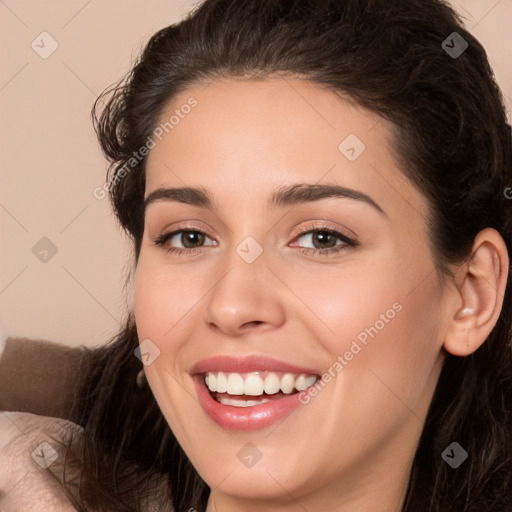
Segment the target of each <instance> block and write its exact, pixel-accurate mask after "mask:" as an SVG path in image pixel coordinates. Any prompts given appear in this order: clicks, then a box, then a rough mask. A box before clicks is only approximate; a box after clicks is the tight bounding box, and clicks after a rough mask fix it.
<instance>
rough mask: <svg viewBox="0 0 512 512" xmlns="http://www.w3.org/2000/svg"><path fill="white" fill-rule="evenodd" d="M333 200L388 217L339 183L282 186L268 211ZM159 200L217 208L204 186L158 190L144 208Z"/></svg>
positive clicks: (365, 196)
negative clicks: (359, 203)
mask: <svg viewBox="0 0 512 512" xmlns="http://www.w3.org/2000/svg"><path fill="white" fill-rule="evenodd" d="M330 197H341V198H346V199H353V200H356V201H362V202H364V203H366V204H368V205H370V206H372V207H373V208H374V209H375V210H377V211H378V212H379V213H381V214H383V215H386V213H385V212H384V210H383V209H382V208H381V207H380V206H379V205H378V204H377V203H376V202H375V201H374V200H373V199H372V198H371V197H370V196H368V195H366V194H364V193H363V192H360V191H358V190H353V189H351V188H347V187H342V186H341V185H336V184H309V183H297V184H295V185H291V186H283V187H279V188H278V189H276V190H275V191H274V193H273V194H272V196H271V197H270V199H269V200H268V208H269V209H270V210H274V209H276V208H284V207H286V206H292V205H297V204H303V203H309V202H312V201H319V200H321V199H327V198H330ZM156 201H175V202H179V203H185V204H190V205H193V206H199V207H201V208H208V209H216V205H215V202H214V200H213V197H212V195H211V194H210V193H209V192H208V190H206V189H205V188H203V187H179V188H157V189H156V190H154V191H153V192H151V193H150V194H149V195H148V196H147V198H146V199H145V200H144V209H146V208H147V207H148V206H149V205H150V204H152V203H155V202H156Z"/></svg>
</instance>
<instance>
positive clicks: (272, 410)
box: [194, 376, 302, 431]
mask: <svg viewBox="0 0 512 512" xmlns="http://www.w3.org/2000/svg"><path fill="white" fill-rule="evenodd" d="M194 382H195V385H196V388H197V393H198V396H199V402H200V403H201V406H202V407H203V409H204V411H205V412H206V414H207V415H208V416H209V417H210V418H211V419H212V420H213V421H215V422H216V423H217V424H218V425H220V426H221V427H222V428H225V429H229V430H242V431H250V430H259V429H262V428H265V427H268V426H270V425H272V424H274V423H277V422H278V421H281V420H283V419H284V418H285V417H286V416H288V415H289V414H290V413H291V412H292V411H293V410H295V409H297V408H298V407H299V406H300V405H302V404H301V403H300V401H299V393H295V394H294V395H290V396H287V397H285V398H280V399H279V400H271V401H270V402H265V403H264V404H260V405H253V406H250V407H234V406H233V405H223V404H221V403H219V402H217V400H215V399H214V398H213V397H212V395H211V394H210V391H209V390H208V389H207V387H206V386H205V384H204V383H203V377H201V376H195V377H194Z"/></svg>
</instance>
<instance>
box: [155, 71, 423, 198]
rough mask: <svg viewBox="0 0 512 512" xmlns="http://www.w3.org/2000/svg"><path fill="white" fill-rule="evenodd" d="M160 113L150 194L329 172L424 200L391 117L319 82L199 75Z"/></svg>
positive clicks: (313, 178) (266, 183)
mask: <svg viewBox="0 0 512 512" xmlns="http://www.w3.org/2000/svg"><path fill="white" fill-rule="evenodd" d="M188 105H195V106H193V107H191V108H189V106H188ZM170 120H172V121H173V122H172V123H170ZM159 121H160V124H159V126H160V127H163V128H164V129H163V130H160V131H162V132H163V133H162V134H161V136H160V138H161V140H158V139H155V142H156V146H155V147H154V148H153V149H152V150H151V151H150V154H149V156H148V162H147V180H146V196H147V195H148V194H149V193H150V192H151V191H152V190H155V189H156V188H158V187H162V186H174V187H176V186H185V185H188V186H202V187H205V188H208V189H212V190H217V191H219V192H222V191H224V192H225V193H226V196H229V194H230V193H237V192H240V191H241V190H242V189H243V191H244V193H245V194H249V195H251V194H252V195H257V194H259V192H261V194H263V193H264V191H265V190H266V191H268V188H269V187H272V188H274V187H275V186H279V185H282V184H290V183H294V182H299V181H302V182H316V183H318V182H321V181H322V180H327V181H330V182H333V181H334V182H339V183H340V184H341V185H343V186H347V187H352V188H359V189H362V190H364V191H365V192H367V193H370V192H371V193H372V194H373V196H374V197H375V199H376V200H378V201H380V202H387V199H386V197H385V196H389V194H391V195H392V196H397V195H398V196H402V197H403V196H407V201H409V202H410V201H412V202H416V203H418V208H422V203H424V198H423V197H422V196H421V194H419V193H418V192H417V191H416V190H415V189H414V188H413V187H412V185H411V184H410V183H409V181H408V180H406V179H405V178H404V176H403V173H402V172H400V170H399V169H398V166H397V163H396V160H395V158H394V157H393V154H392V150H391V141H392V127H391V125H390V124H389V123H388V122H387V121H386V120H384V119H383V118H381V117H380V116H378V115H377V114H375V113H372V112H370V111H368V110H366V109H363V108H361V107H359V106H358V105H356V104H355V103H354V102H351V101H349V100H348V99H347V98H343V97H340V96H339V95H336V94H334V93H333V92H331V91H329V90H328V89H327V88H325V87H323V86H321V85H318V84H313V83H311V82H308V81H305V80H299V79H291V78H273V79H266V80H261V81H255V80H242V79H226V80H216V81H213V82H210V83H205V84H198V85H195V86H193V87H190V88H188V89H186V90H185V91H182V92H181V93H180V94H179V95H177V96H175V97H174V98H173V99H172V101H171V102H170V103H169V104H168V105H167V107H166V108H165V109H164V111H163V112H162V115H161V117H160V120H159ZM165 123H167V125H166V124H165ZM388 199H389V197H388ZM407 201H406V202H407Z"/></svg>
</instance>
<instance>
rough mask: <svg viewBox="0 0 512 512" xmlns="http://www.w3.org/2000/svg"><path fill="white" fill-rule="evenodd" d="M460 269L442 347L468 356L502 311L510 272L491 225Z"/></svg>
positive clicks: (476, 242) (481, 232) (505, 256)
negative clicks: (454, 299)
mask: <svg viewBox="0 0 512 512" xmlns="http://www.w3.org/2000/svg"><path fill="white" fill-rule="evenodd" d="M459 272H460V274H459V275H457V282H458V283H459V284H458V285H457V292H458V294H459V297H458V300H457V306H456V307H454V311H453V313H452V314H451V315H452V317H451V318H450V324H449V327H448V331H447V333H446V337H445V341H444V348H445V349H446V350H447V351H448V352H449V353H450V354H453V355H455V356H467V355H469V354H471V353H473V352H474V351H475V350H476V349H478V348H479V347H480V346H481V345H482V343H484V341H485V340H486V339H487V337H488V336H489V334H490V333H491V331H492V329H493V328H494V326H495V325H496V322H497V320H498V318H499V316H500V313H501V308H502V305H503V296H504V294H505V288H506V285H507V277H508V272H509V256H508V252H507V247H506V245H505V242H504V241H503V238H502V237H501V235H500V234H499V233H498V232H497V231H496V230H494V229H492V228H486V229H484V230H482V231H480V233H478V235H477V236H476V237H475V241H474V243H473V248H472V253H471V257H470V259H469V261H467V262H466V263H465V264H464V265H463V266H462V267H461V268H460V269H459ZM461 301H462V305H461Z"/></svg>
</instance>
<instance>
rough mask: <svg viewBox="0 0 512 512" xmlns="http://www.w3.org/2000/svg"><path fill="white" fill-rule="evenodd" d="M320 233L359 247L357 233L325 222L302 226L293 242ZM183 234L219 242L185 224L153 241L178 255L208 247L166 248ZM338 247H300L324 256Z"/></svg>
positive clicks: (200, 229) (194, 227) (305, 250)
mask: <svg viewBox="0 0 512 512" xmlns="http://www.w3.org/2000/svg"><path fill="white" fill-rule="evenodd" d="M318 231H325V232H327V233H330V234H331V235H333V236H334V237H336V238H338V239H339V240H341V241H342V242H343V243H342V244H340V245H342V246H343V245H344V246H349V247H357V246H358V245H359V242H358V239H357V238H358V237H357V235H355V233H354V232H353V231H352V230H350V229H346V228H341V227H336V228H334V227H332V226H330V225H327V224H326V223H325V222H324V223H322V224H320V225H318V224H314V225H311V224H310V225H308V226H302V227H301V228H299V229H298V232H297V233H296V235H295V236H294V238H293V240H292V242H293V241H295V240H297V239H299V238H302V237H303V236H304V235H307V234H310V233H314V232H318ZM345 231H350V232H351V233H354V235H355V237H352V236H348V235H347V234H346V233H345ZM182 232H195V233H200V234H201V235H204V236H205V237H207V238H210V239H211V240H213V241H214V244H209V245H210V246H216V245H218V242H217V241H216V240H215V239H214V238H213V237H212V236H210V235H209V234H208V233H207V231H206V230H203V229H202V228H199V227H197V226H193V225H190V224H184V225H180V226H176V227H175V228H173V229H171V230H169V231H164V232H163V233H162V234H161V235H159V236H157V237H156V238H154V239H153V245H157V246H161V247H162V248H164V249H165V250H167V251H168V252H176V253H182V254H183V253H188V254H191V253H195V252H199V251H201V250H202V249H203V247H206V246H204V245H203V246H201V247H194V248H181V247H168V248H165V244H166V243H167V242H168V241H169V240H170V239H172V238H173V237H174V236H176V235H178V234H179V233H182ZM336 247H339V246H335V247H332V248H324V249H313V248H308V247H300V246H299V250H301V251H302V252H304V253H307V252H313V253H315V254H316V253H319V254H320V253H322V254H327V253H329V252H330V251H331V252H336V250H335V248H336Z"/></svg>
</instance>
